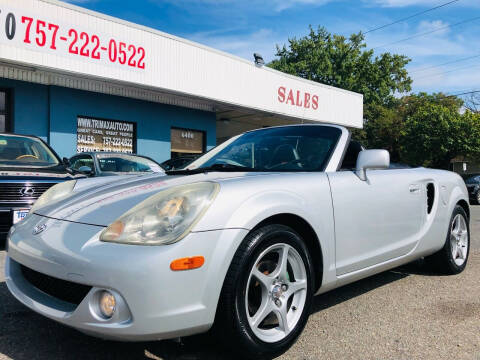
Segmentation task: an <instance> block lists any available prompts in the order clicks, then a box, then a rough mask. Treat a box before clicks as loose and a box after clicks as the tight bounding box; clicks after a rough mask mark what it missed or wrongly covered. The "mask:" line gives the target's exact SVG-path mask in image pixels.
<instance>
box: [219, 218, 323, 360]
mask: <svg viewBox="0 0 480 360" xmlns="http://www.w3.org/2000/svg"><path fill="white" fill-rule="evenodd" d="M313 284H314V273H313V266H312V260H311V257H310V255H309V253H308V250H307V247H306V246H305V243H304V242H303V240H302V239H301V237H300V236H299V235H298V234H297V233H296V232H295V231H294V230H292V229H291V228H289V227H287V226H284V225H266V226H264V227H261V228H259V229H257V230H254V231H253V232H251V233H250V234H249V235H247V237H246V238H245V239H244V240H243V242H242V244H241V245H240V247H239V248H238V250H237V252H236V253H235V256H234V258H233V260H232V263H231V265H230V268H229V270H228V273H227V276H226V278H225V282H224V285H223V289H222V293H221V298H220V303H219V309H218V311H217V317H216V320H215V322H216V324H215V326H217V327H218V329H219V330H220V335H221V336H222V337H223V338H224V340H225V342H226V343H228V344H231V345H232V346H233V347H232V348H238V347H239V345H241V348H242V350H244V351H245V352H243V351H242V354H241V356H242V358H255V359H258V358H261V357H272V356H276V355H278V354H281V353H283V352H284V351H286V350H287V349H288V348H289V347H290V346H291V345H292V344H293V343H294V342H295V341H296V339H297V338H298V336H299V335H300V333H301V332H302V330H303V328H304V327H305V325H306V323H307V320H308V317H309V315H310V308H311V305H312V301H313V292H314V288H313Z"/></svg>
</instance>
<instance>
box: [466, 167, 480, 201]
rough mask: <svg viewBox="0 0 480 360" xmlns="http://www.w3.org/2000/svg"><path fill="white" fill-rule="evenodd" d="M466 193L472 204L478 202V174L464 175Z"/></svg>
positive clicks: (479, 177)
mask: <svg viewBox="0 0 480 360" xmlns="http://www.w3.org/2000/svg"><path fill="white" fill-rule="evenodd" d="M463 178H464V180H465V184H466V185H467V189H468V195H469V197H470V202H471V203H472V204H477V205H478V204H480V174H469V175H464V177H463Z"/></svg>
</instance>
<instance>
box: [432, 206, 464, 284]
mask: <svg viewBox="0 0 480 360" xmlns="http://www.w3.org/2000/svg"><path fill="white" fill-rule="evenodd" d="M469 253H470V228H469V224H468V216H467V214H466V213H465V210H464V209H463V208H462V207H461V206H460V205H457V206H455V209H454V210H453V213H452V217H451V218H450V224H449V227H448V234H447V239H446V241H445V245H444V246H443V248H442V249H441V250H440V251H438V252H437V253H435V254H433V255H431V256H429V257H428V258H427V259H426V260H427V261H428V262H429V263H430V264H431V265H432V267H433V268H434V269H435V270H437V271H439V272H441V273H444V274H449V275H455V274H459V273H461V272H462V271H463V270H464V269H465V267H466V266H467V261H468V255H469Z"/></svg>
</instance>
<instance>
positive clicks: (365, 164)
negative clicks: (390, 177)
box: [356, 150, 390, 181]
mask: <svg viewBox="0 0 480 360" xmlns="http://www.w3.org/2000/svg"><path fill="white" fill-rule="evenodd" d="M389 166H390V153H389V152H388V151H387V150H363V151H360V153H359V154H358V158H357V168H356V173H357V175H358V177H359V178H360V180H363V181H366V180H367V172H366V170H367V169H388V167H389Z"/></svg>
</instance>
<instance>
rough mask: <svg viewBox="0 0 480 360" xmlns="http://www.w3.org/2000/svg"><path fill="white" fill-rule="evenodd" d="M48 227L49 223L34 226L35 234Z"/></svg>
mask: <svg viewBox="0 0 480 360" xmlns="http://www.w3.org/2000/svg"><path fill="white" fill-rule="evenodd" d="M46 228H47V224H42V225H37V226H35V227H34V228H33V231H32V233H33V235H38V234H40V233H41V232H42V231H44V230H45V229H46Z"/></svg>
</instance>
